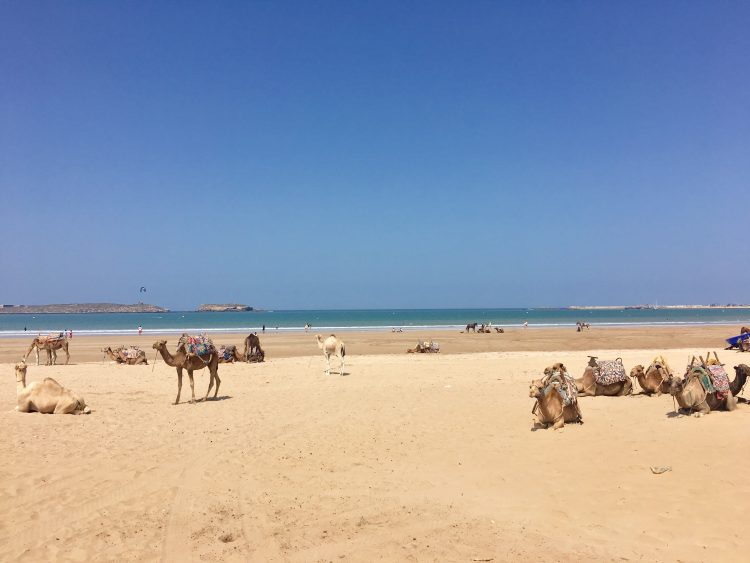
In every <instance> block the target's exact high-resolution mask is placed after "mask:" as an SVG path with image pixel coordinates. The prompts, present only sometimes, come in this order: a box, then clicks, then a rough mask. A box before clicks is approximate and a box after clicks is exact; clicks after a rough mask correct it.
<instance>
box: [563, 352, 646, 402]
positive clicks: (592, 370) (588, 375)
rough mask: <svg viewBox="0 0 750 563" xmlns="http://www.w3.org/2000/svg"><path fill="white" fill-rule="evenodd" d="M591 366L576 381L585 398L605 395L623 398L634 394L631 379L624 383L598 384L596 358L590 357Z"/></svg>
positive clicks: (579, 391)
mask: <svg viewBox="0 0 750 563" xmlns="http://www.w3.org/2000/svg"><path fill="white" fill-rule="evenodd" d="M590 358H591V359H590V360H589V364H588V365H587V366H586V369H585V370H584V372H583V376H582V377H581V378H580V379H576V380H575V382H576V387H577V388H578V393H580V394H581V395H583V396H588V397H596V396H601V395H604V396H606V397H622V396H623V395H630V394H631V393H632V392H633V382H632V381H630V379H629V378H627V379H625V380H624V381H618V382H616V383H610V384H609V385H602V384H601V383H597V382H596V366H597V363H596V358H595V357H594V356H590ZM618 359H619V358H618Z"/></svg>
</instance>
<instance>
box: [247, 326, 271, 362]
mask: <svg viewBox="0 0 750 563" xmlns="http://www.w3.org/2000/svg"><path fill="white" fill-rule="evenodd" d="M242 356H243V357H244V358H245V361H246V362H262V361H263V360H264V359H265V357H266V353H265V352H264V351H263V349H262V348H261V347H260V338H258V335H257V334H255V333H253V334H248V335H247V337H246V338H245V349H244V351H243V352H242ZM253 357H255V358H253Z"/></svg>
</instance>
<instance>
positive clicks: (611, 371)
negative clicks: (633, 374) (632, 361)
mask: <svg viewBox="0 0 750 563" xmlns="http://www.w3.org/2000/svg"><path fill="white" fill-rule="evenodd" d="M594 379H596V382H597V383H598V384H599V385H612V384H613V383H619V382H621V381H627V379H628V374H627V373H625V366H624V365H622V360H620V359H619V358H618V359H617V360H599V361H598V362H596V367H595V368H594Z"/></svg>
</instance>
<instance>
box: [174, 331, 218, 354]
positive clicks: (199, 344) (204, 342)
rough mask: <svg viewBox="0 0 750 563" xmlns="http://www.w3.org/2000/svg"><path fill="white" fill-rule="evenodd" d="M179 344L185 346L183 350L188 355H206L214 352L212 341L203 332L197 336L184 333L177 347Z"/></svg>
mask: <svg viewBox="0 0 750 563" xmlns="http://www.w3.org/2000/svg"><path fill="white" fill-rule="evenodd" d="M180 346H184V347H185V352H186V353H187V354H188V355H189V356H206V355H208V354H212V353H213V352H216V348H215V347H214V343H213V342H212V341H211V339H210V338H209V337H208V336H206V335H205V334H201V335H199V336H189V335H187V334H184V335H182V336H181V337H180V341H179V344H178V346H177V347H178V348H179V347H180Z"/></svg>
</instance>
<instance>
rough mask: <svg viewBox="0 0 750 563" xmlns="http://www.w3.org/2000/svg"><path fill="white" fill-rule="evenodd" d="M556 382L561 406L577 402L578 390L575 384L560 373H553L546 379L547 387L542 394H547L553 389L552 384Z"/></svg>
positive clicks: (566, 375)
mask: <svg viewBox="0 0 750 563" xmlns="http://www.w3.org/2000/svg"><path fill="white" fill-rule="evenodd" d="M555 381H557V382H558V383H559V384H560V386H559V387H558V388H557V390H558V392H559V393H560V396H561V397H562V399H563V406H565V407H567V406H568V405H574V404H576V403H577V402H578V388H577V387H576V382H575V381H574V380H573V378H572V377H570V376H569V375H568V374H563V373H560V372H559V371H553V372H552V375H550V376H549V379H547V385H546V387H545V388H544V394H545V395H546V394H547V393H549V392H550V391H551V390H552V389H554V387H552V384H553V383H554V382H555Z"/></svg>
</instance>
